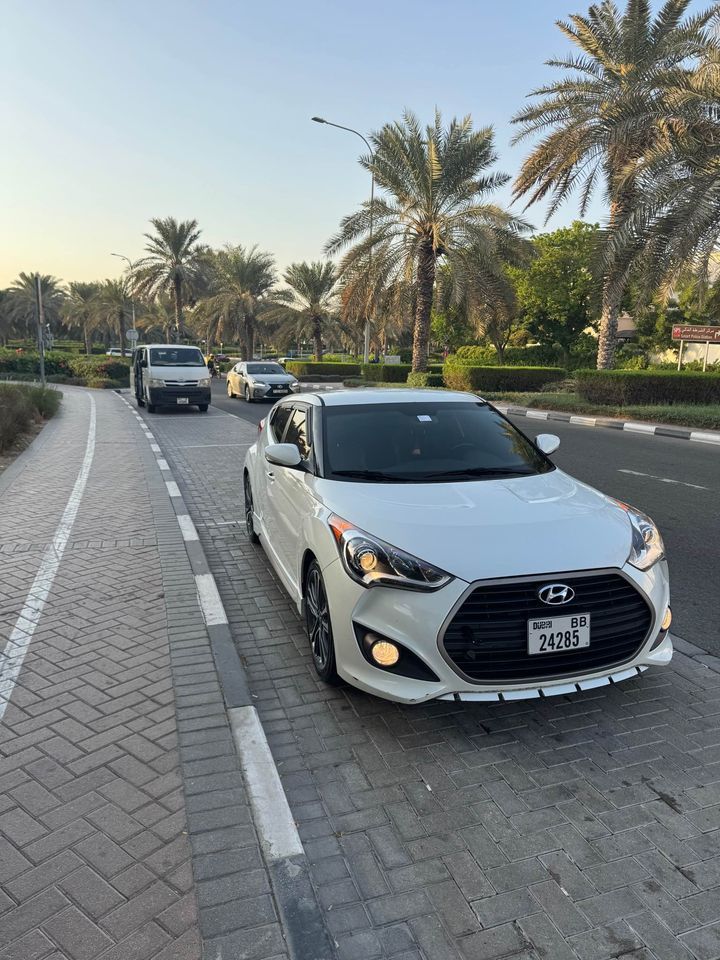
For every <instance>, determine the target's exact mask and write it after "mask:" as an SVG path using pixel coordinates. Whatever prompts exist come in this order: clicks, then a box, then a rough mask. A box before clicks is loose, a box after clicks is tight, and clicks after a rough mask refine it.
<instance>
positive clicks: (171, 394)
mask: <svg viewBox="0 0 720 960" xmlns="http://www.w3.org/2000/svg"><path fill="white" fill-rule="evenodd" d="M148 393H149V394H150V403H152V404H154V405H155V406H156V407H175V406H177V405H178V399H186V400H187V403H188V405H193V406H195V405H200V404H204V403H208V404H209V403H210V387H148Z"/></svg>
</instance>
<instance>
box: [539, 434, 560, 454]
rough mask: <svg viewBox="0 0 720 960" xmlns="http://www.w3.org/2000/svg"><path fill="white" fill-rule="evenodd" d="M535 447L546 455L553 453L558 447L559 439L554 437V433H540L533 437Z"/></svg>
mask: <svg viewBox="0 0 720 960" xmlns="http://www.w3.org/2000/svg"><path fill="white" fill-rule="evenodd" d="M535 446H536V447H537V448H538V449H539V450H542V452H543V453H547V454H548V455H549V454H551V453H555V451H556V450H557V448H558V447H559V446H560V437H556V436H555V434H554V433H540V434H538V436H537V437H535Z"/></svg>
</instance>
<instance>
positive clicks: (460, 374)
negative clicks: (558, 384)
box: [444, 364, 567, 393]
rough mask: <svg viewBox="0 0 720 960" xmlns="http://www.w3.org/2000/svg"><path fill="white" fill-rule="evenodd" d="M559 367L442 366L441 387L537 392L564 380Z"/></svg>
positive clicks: (564, 374)
mask: <svg viewBox="0 0 720 960" xmlns="http://www.w3.org/2000/svg"><path fill="white" fill-rule="evenodd" d="M566 375H567V374H566V371H565V370H563V369H562V367H476V366H469V365H460V364H446V365H445V371H444V380H445V385H446V386H447V387H450V389H451V390H469V391H470V392H472V393H474V392H475V391H477V390H488V391H489V390H540V389H542V387H543V386H544V385H545V384H546V383H552V382H553V381H557V380H564V379H565V377H566Z"/></svg>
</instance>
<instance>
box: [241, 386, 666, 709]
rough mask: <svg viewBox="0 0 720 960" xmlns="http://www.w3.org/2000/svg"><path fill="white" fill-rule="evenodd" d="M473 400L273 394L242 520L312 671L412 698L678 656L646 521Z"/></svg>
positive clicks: (577, 679) (495, 695)
mask: <svg viewBox="0 0 720 960" xmlns="http://www.w3.org/2000/svg"><path fill="white" fill-rule="evenodd" d="M559 443H560V441H559V439H558V438H557V437H556V436H553V435H551V434H541V435H540V436H538V437H536V438H535V440H531V439H530V438H528V437H527V436H526V435H525V434H523V433H522V432H521V431H520V430H518V429H517V428H516V427H515V426H514V425H513V424H512V423H511V422H510V421H509V420H507V419H506V418H505V417H504V416H502V414H500V413H499V412H498V411H497V410H495V409H494V407H493V406H492V405H491V404H489V403H486V402H485V401H483V400H481V399H479V398H478V397H476V396H474V395H471V394H464V393H454V392H449V391H448V392H438V391H424V390H417V391H415V390H414V391H410V390H408V391H403V395H402V397H399V396H398V392H397V391H394V390H382V389H378V390H357V391H352V390H348V391H337V392H335V393H330V394H322V395H318V394H312V393H308V394H296V395H295V396H293V397H289V398H287V399H284V400H281V401H280V402H279V403H278V404H277V405H276V406H275V407H274V408H273V410H272V412H271V414H270V415H269V417H268V418H267V419H266V420H265V421H264V422H263V423H262V425H261V429H260V432H259V434H258V438H257V441H256V442H255V443H254V444H253V445H252V446H251V447H250V449H249V450H248V453H247V456H246V459H245V466H244V473H243V484H244V491H245V524H246V529H247V533H248V536H249V537H250V539H251V540H252V541H257V539H258V538H259V539H260V541H261V542H262V544H263V547H264V549H265V552H266V554H267V556H268V557H269V559H270V562H271V563H272V565H273V567H274V568H275V570H276V571H277V574H278V576H279V578H280V580H281V581H282V583H283V584H284V586H285V588H286V590H287V591H288V593H289V594H290V596H291V598H292V599H293V601H294V602H295V603H296V604H297V607H298V610H299V611H300V613H301V615H302V617H303V618H304V621H305V625H306V628H307V632H308V637H309V642H310V651H311V653H312V659H313V662H314V665H315V670H316V671H317V673H318V675H319V676H320V677H321V678H323V679H324V680H326V681H328V682H334V681H336V680H337V679H338V678H342V679H343V680H346V681H347V682H348V683H351V684H353V685H355V686H357V687H360V688H361V689H363V690H365V691H367V692H369V693H373V694H377V695H378V696H381V697H385V698H387V699H389V700H396V701H401V702H405V703H418V702H422V701H426V700H431V699H435V698H439V699H444V700H488V701H491V700H495V701H497V700H503V699H507V700H515V699H523V698H531V697H540V696H546V697H550V696H553V695H557V694H566V693H572V692H575V691H577V690H584V689H588V688H593V687H599V686H602V685H604V684H610V683H618V682H620V681H622V680H625V679H629V678H631V677H636V676H638V675H639V673H640V672H642V671H644V670H645V669H646V668H647V667H650V666H652V665H662V664H667V663H669V661H670V659H671V657H672V652H673V647H672V642H671V639H670V636H669V633H668V631H669V627H670V621H671V613H670V606H669V581H668V569H667V563H666V560H665V555H664V547H663V541H662V538H661V536H660V533H659V531H658V529H657V528H656V526H655V524H654V523H653V521H652V520H650V518H649V517H647V516H645V514H644V513H642V512H641V511H640V510H637V509H635V508H634V507H630V506H628V505H627V504H624V503H621V502H619V501H617V500H614V499H613V498H612V497H609V496H606V495H604V494H602V493H600V492H599V491H597V490H595V489H593V488H592V487H590V486H588V485H587V484H584V483H580V482H579V481H577V480H575V479H573V478H572V477H571V476H569V475H568V474H566V473H564V472H563V471H562V470H560V469H558V468H557V467H556V466H555V465H554V464H553V462H552V461H551V459H550V454H552V453H553V452H554V451H555V450H556V449H557V448H558V446H559Z"/></svg>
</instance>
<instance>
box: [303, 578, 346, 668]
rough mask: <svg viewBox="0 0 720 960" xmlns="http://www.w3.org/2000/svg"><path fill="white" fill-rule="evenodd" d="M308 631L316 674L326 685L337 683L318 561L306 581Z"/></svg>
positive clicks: (333, 647) (330, 628)
mask: <svg viewBox="0 0 720 960" xmlns="http://www.w3.org/2000/svg"><path fill="white" fill-rule="evenodd" d="M304 599H305V627H306V629H307V634H308V639H309V640H310V652H311V653H312V658H313V664H314V665H315V671H316V673H317V675H318V676H319V677H320V679H321V680H324V681H325V682H326V683H338V682H339V680H340V678H339V677H338V674H337V670H336V668H335V642H334V640H333V634H332V624H331V622H330V608H329V606H328V600H327V593H326V592H325V582H324V580H323V576H322V573H321V571H320V567H319V565H318V562H317V560H313V561H312V563H311V564H310V566H309V567H308V572H307V575H306V577H305V598H304Z"/></svg>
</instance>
